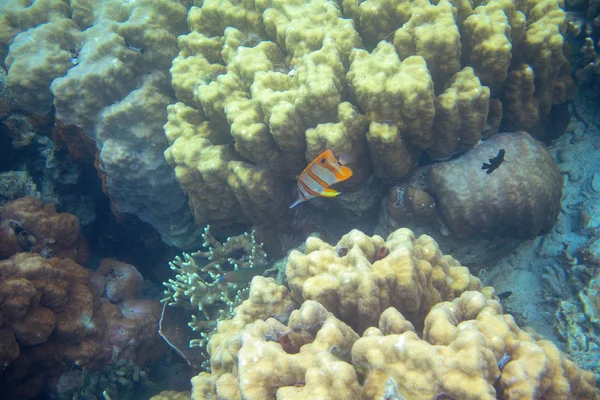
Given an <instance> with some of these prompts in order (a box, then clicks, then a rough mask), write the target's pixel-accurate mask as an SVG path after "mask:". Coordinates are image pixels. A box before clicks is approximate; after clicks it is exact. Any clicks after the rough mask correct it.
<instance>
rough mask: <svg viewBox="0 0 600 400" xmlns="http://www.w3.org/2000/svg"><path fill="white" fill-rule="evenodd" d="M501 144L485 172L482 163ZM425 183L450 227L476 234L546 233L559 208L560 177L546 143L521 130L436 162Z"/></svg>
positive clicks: (526, 235)
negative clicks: (491, 168) (495, 160)
mask: <svg viewBox="0 0 600 400" xmlns="http://www.w3.org/2000/svg"><path fill="white" fill-rule="evenodd" d="M500 149H504V151H505V155H504V161H503V162H502V164H501V165H500V166H499V167H498V168H497V169H496V170H494V171H493V172H492V173H490V174H488V173H486V171H485V170H483V169H482V165H483V163H486V162H489V161H488V160H489V159H490V158H494V157H496V155H497V154H498V152H499V151H500ZM428 186H429V188H430V191H431V193H433V195H434V196H435V198H436V200H437V205H438V210H439V211H440V213H441V215H442V217H443V220H444V222H445V224H446V226H447V227H448V229H449V230H450V231H451V232H452V233H453V234H455V235H456V236H458V237H468V236H474V235H481V234H483V235H489V236H508V237H518V238H531V237H535V236H538V235H541V234H543V233H547V232H548V231H549V230H550V229H551V228H552V227H553V226H554V224H555V223H556V219H557V218H558V213H559V211H560V201H561V198H562V186H563V178H562V175H561V172H560V169H559V168H558V165H557V164H556V162H555V161H554V158H553V157H552V156H551V155H550V154H549V153H548V151H547V150H546V147H545V146H544V145H543V144H542V143H540V142H538V141H537V140H535V139H533V138H532V137H531V136H530V135H528V134H527V133H525V132H514V133H502V134H499V135H496V136H494V137H492V138H491V139H489V140H487V141H485V142H483V143H481V144H480V145H478V146H476V147H474V148H473V149H471V150H470V151H468V152H467V153H466V154H464V155H463V156H461V157H459V158H457V159H455V160H452V161H448V162H445V163H439V164H436V165H434V166H433V167H432V168H431V170H430V172H429V182H428Z"/></svg>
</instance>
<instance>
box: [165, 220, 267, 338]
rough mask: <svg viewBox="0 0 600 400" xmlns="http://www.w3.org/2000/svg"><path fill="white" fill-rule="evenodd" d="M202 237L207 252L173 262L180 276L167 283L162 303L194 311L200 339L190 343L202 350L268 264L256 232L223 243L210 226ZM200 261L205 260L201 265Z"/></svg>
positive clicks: (193, 324)
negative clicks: (210, 336) (219, 323)
mask: <svg viewBox="0 0 600 400" xmlns="http://www.w3.org/2000/svg"><path fill="white" fill-rule="evenodd" d="M202 237H203V239H204V243H203V245H202V246H203V247H204V248H206V249H207V250H206V251H197V252H195V253H191V254H187V253H184V254H183V257H179V256H177V257H176V258H175V260H173V261H172V262H170V263H169V266H170V267H171V269H172V270H173V271H175V273H176V275H175V278H173V279H169V280H168V281H167V282H165V283H164V285H165V286H166V288H167V290H165V292H164V293H165V295H166V297H165V298H163V299H162V300H161V302H163V303H167V305H168V306H171V307H183V308H185V309H187V310H189V311H190V322H189V323H188V325H189V326H190V328H192V330H193V331H194V332H199V336H200V338H198V339H193V340H192V341H190V346H191V347H201V348H203V347H204V345H205V343H206V340H207V338H208V337H209V335H210V334H211V332H212V330H213V329H214V328H215V327H216V324H217V322H218V321H220V320H222V319H225V318H228V317H229V316H230V315H231V312H232V311H233V308H234V307H235V306H237V305H238V304H240V303H241V301H242V300H244V299H245V298H246V297H247V290H248V282H249V281H250V278H251V277H252V276H253V275H254V274H260V273H261V272H263V271H264V269H265V268H266V267H267V265H268V264H267V258H266V254H265V252H264V251H263V249H262V246H263V245H262V243H258V242H257V241H256V239H255V237H254V231H252V232H251V233H244V234H241V235H238V236H232V237H229V238H227V240H226V241H225V243H221V242H219V241H218V240H217V239H215V238H214V237H213V236H212V234H211V233H210V226H207V227H206V228H205V229H204V234H203V235H202ZM196 260H205V261H204V262H203V263H202V264H201V265H198V264H197V262H196Z"/></svg>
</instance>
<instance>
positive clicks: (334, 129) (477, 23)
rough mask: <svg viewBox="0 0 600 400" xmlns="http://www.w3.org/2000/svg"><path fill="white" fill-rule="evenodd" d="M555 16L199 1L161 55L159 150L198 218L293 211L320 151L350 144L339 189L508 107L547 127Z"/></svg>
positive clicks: (493, 4)
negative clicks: (348, 175)
mask: <svg viewBox="0 0 600 400" xmlns="http://www.w3.org/2000/svg"><path fill="white" fill-rule="evenodd" d="M352 22H353V23H352ZM565 24H566V23H565V13H564V12H563V11H562V9H561V8H560V3H559V2H557V1H554V0H535V1H530V2H525V3H523V2H521V3H515V2H513V1H509V0H494V1H490V2H485V3H482V4H481V5H479V6H477V7H474V5H472V4H471V3H469V2H457V1H446V0H443V1H439V2H429V1H427V0H415V1H404V2H400V3H397V2H390V1H375V0H367V1H361V2H354V1H342V2H333V1H325V0H313V1H299V0H288V1H282V2H263V3H261V2H251V3H238V2H233V1H228V0H210V1H204V2H203V3H202V5H201V6H198V7H192V8H191V9H190V12H189V14H188V25H189V28H190V30H191V32H190V33H189V34H187V35H183V36H180V37H179V40H178V44H179V49H180V51H179V55H178V56H177V57H176V58H175V59H174V60H173V66H172V68H171V77H172V80H171V81H172V85H173V88H174V89H175V93H176V96H177V99H178V101H179V102H177V103H175V104H173V105H171V106H170V107H169V122H168V123H167V124H166V125H165V131H166V134H167V137H168V139H169V143H170V144H171V146H170V147H169V149H168V150H167V152H166V156H167V160H168V162H169V164H170V165H171V166H172V167H173V168H175V170H176V175H177V179H178V181H179V183H180V185H181V187H182V188H183V190H184V191H185V192H186V194H187V195H188V197H189V205H190V208H191V210H192V213H193V214H194V216H195V218H196V222H197V223H202V224H204V223H206V222H207V221H208V222H210V221H215V222H218V223H219V224H231V223H234V222H239V221H244V220H246V221H248V220H249V221H250V222H252V223H255V224H259V225H267V226H275V227H277V226H280V225H282V224H284V223H285V224H287V220H286V219H285V218H284V217H285V216H286V215H287V214H286V211H287V210H286V205H287V204H289V203H286V202H287V201H289V198H287V197H286V195H285V193H288V191H289V187H290V186H289V184H290V183H291V182H292V181H293V177H294V176H295V175H297V174H299V173H300V172H301V171H302V169H303V168H304V166H305V165H306V164H307V163H308V162H310V161H312V159H313V157H314V156H316V155H317V154H319V153H320V152H321V151H322V150H324V149H325V148H331V149H332V150H333V151H334V152H339V153H348V154H349V155H351V156H353V158H354V162H353V163H351V164H350V167H351V168H353V169H354V170H355V171H358V173H356V174H355V176H354V177H353V178H352V179H351V180H349V181H348V182H346V183H345V187H344V189H345V193H348V192H352V191H360V190H364V189H363V187H364V182H365V180H366V179H367V176H368V175H369V173H370V171H372V172H373V173H374V175H375V176H376V177H377V178H379V179H382V180H386V181H395V180H398V179H400V178H402V177H403V176H405V175H406V174H407V173H408V172H409V171H410V169H411V167H412V166H414V164H415V163H416V162H417V160H418V158H419V156H420V155H421V154H422V153H423V152H427V153H428V154H429V156H430V157H433V158H434V159H440V160H443V159H446V158H448V157H450V156H452V155H453V154H455V153H456V152H459V151H463V150H466V149H468V148H470V147H472V146H473V145H475V144H476V143H477V142H478V141H479V139H480V138H481V132H482V130H484V129H486V128H487V131H488V132H498V129H499V125H500V118H499V117H500V116H501V115H502V110H503V109H504V110H505V113H504V114H505V118H504V120H503V124H504V125H505V126H507V127H510V129H515V130H516V129H527V130H529V131H530V132H531V133H532V134H534V135H543V132H544V130H545V124H546V120H547V117H548V114H549V112H550V108H551V107H552V106H553V104H556V103H560V102H564V101H565V99H566V96H565V95H559V94H558V93H559V92H561V93H563V94H564V92H565V91H564V90H562V91H561V90H556V93H557V94H556V98H555V97H553V96H554V93H555V87H558V86H561V87H563V86H564V84H565V82H569V79H570V78H569V77H568V76H566V77H564V76H563V75H561V68H562V67H563V66H566V61H565V58H564V56H563V53H562V45H563V33H564V31H565V26H566V25H565ZM559 82H560V83H559ZM365 139H366V140H365ZM365 143H366V146H365ZM368 155H370V157H369V156H368ZM365 172H366V173H365ZM242 173H243V174H244V176H246V177H247V178H246V179H245V180H241V179H239V176H240V174H242ZM260 182H267V183H266V184H263V185H261V184H260ZM208 193H210V194H208ZM334 201H336V202H338V204H340V205H341V206H342V207H346V208H347V209H352V210H353V211H356V210H354V209H353V207H355V205H353V204H351V203H350V202H344V196H342V197H341V198H339V199H336V200H334ZM266 209H268V210H269V213H264V210H266Z"/></svg>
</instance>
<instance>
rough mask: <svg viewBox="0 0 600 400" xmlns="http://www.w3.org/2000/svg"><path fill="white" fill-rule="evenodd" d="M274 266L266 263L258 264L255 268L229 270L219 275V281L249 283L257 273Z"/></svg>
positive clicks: (260, 273) (262, 272)
mask: <svg viewBox="0 0 600 400" xmlns="http://www.w3.org/2000/svg"><path fill="white" fill-rule="evenodd" d="M271 268H273V264H272V263H265V264H264V265H260V266H256V267H253V268H240V269H236V270H235V271H229V272H226V273H225V274H223V275H221V276H220V277H219V281H226V282H229V283H248V282H250V281H251V280H252V278H254V277H255V276H257V275H262V274H264V273H265V271H266V270H268V269H271Z"/></svg>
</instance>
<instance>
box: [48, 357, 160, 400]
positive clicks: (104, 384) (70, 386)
mask: <svg viewBox="0 0 600 400" xmlns="http://www.w3.org/2000/svg"><path fill="white" fill-rule="evenodd" d="M153 386H154V385H153V383H152V382H150V380H149V379H148V374H147V372H146V370H145V369H144V368H140V367H138V366H137V365H135V364H134V363H133V362H132V361H131V360H128V359H123V360H119V361H117V362H116V363H115V364H113V365H107V366H105V367H103V368H102V369H101V370H99V371H90V370H88V369H83V370H72V371H67V372H65V373H63V374H62V375H61V376H60V377H59V378H58V380H57V383H56V386H55V394H56V397H57V398H58V399H59V400H63V399H64V400H101V399H106V398H107V396H108V398H110V399H119V400H129V399H132V398H136V397H137V396H139V395H140V393H142V392H143V391H144V390H145V391H146V392H148V389H151V388H153Z"/></svg>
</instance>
